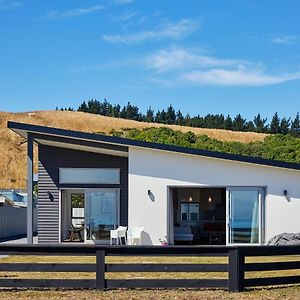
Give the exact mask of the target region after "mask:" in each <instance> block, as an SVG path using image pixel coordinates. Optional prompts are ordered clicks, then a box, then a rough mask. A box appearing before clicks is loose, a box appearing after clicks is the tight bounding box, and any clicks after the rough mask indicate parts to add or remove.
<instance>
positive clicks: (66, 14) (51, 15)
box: [46, 5, 105, 20]
mask: <svg viewBox="0 0 300 300" xmlns="http://www.w3.org/2000/svg"><path fill="white" fill-rule="evenodd" d="M103 9H105V7H104V6H103V5H95V6H90V7H86V8H75V9H70V10H66V11H62V12H61V11H57V10H53V11H50V12H48V13H47V16H46V19H48V20H59V19H71V18H76V17H80V16H82V15H87V14H91V13H94V12H96V11H99V10H103Z"/></svg>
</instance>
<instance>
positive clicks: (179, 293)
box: [0, 256, 300, 299]
mask: <svg viewBox="0 0 300 300" xmlns="http://www.w3.org/2000/svg"><path fill="white" fill-rule="evenodd" d="M299 259H300V257H296V256H294V257H291V256H290V257H263V258H262V257H256V258H247V259H246V262H262V261H264V262H267V261H268V262H271V261H298V260H299ZM0 261H1V262H3V263H4V262H6V263H13V262H16V263H17V262H18V263H25V262H27V263H95V257H87V256H86V257H85V256H76V257H72V256H9V257H7V258H2V259H1V260H0ZM106 262H107V263H227V258H225V257H208V258H206V257H184V258H183V257H106ZM289 275H294V276H295V275H298V276H299V275H300V271H298V270H288V271H271V272H260V273H258V272H247V273H246V278H255V277H258V276H260V277H269V276H289ZM1 278H7V279H21V278H44V279H51V278H52V279H54V278H56V279H58V278H69V279H71V278H72V279H75V278H76V279H77V278H78V279H79V278H80V279H83V278H85V279H94V278H95V273H83V272H82V273H67V272H63V273H61V272H59V273H45V272H44V273H38V272H35V273H33V272H23V273H21V272H0V279H1ZM106 278H107V279H117V278H120V279H130V278H131V279H132V278H171V279H172V278H173V279H175V278H178V279H179V278H182V279H183V278H186V279H196V278H203V279H204V278H227V273H212V272H206V273H106ZM32 298H33V299H74V298H76V299H104V298H105V299H142V298H143V299H158V298H159V299H170V298H174V299H300V286H290V287H281V288H278V287H277V288H267V289H258V288H257V289H251V290H247V291H246V292H244V293H228V292H226V291H222V290H189V289H177V290H174V289H173V290H157V289H156V290H141V289H140V290H110V291H105V292H100V291H95V290H54V289H51V290H50V289H49V290H46V289H45V290H38V289H23V290H10V289H0V299H32Z"/></svg>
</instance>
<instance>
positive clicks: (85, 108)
mask: <svg viewBox="0 0 300 300" xmlns="http://www.w3.org/2000/svg"><path fill="white" fill-rule="evenodd" d="M77 110H78V111H83V112H88V111H89V109H88V106H87V105H86V102H85V101H83V102H82V103H81V104H80V105H79V107H78V109H77Z"/></svg>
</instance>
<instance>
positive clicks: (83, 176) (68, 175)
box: [59, 168, 120, 184]
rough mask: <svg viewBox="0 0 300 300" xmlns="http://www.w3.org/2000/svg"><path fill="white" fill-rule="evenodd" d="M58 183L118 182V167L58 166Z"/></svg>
mask: <svg viewBox="0 0 300 300" xmlns="http://www.w3.org/2000/svg"><path fill="white" fill-rule="evenodd" d="M59 183H65V184H66V183H70V184H82V183H86V184H120V169H113V168H111V169H110V168H106V169H103V168H102V169H94V168H59Z"/></svg>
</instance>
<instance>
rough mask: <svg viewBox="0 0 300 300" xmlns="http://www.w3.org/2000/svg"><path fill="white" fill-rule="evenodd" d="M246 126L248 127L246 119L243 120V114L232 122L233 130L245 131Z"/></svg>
mask: <svg viewBox="0 0 300 300" xmlns="http://www.w3.org/2000/svg"><path fill="white" fill-rule="evenodd" d="M245 125H246V119H243V118H242V116H241V114H238V115H237V116H236V117H235V118H234V120H233V122H232V128H233V130H235V131H244V130H245Z"/></svg>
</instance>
